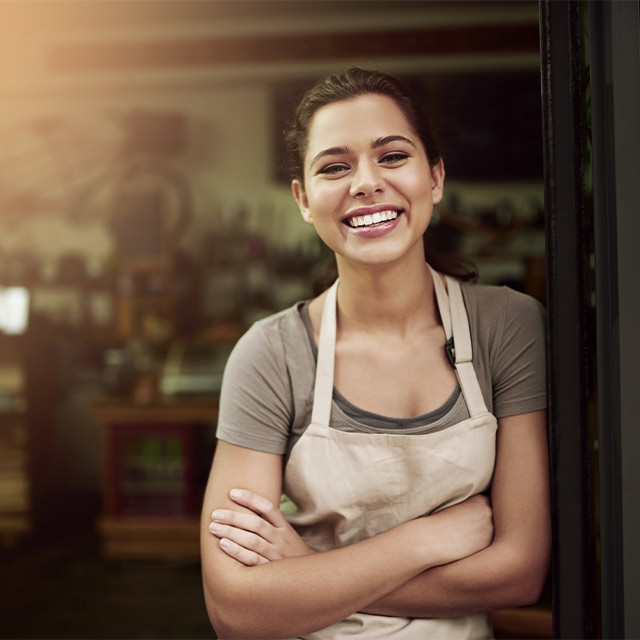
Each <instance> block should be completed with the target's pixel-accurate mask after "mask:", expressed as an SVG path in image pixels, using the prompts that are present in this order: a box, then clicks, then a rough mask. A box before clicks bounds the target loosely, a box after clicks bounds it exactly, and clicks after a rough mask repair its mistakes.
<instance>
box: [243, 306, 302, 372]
mask: <svg viewBox="0 0 640 640" xmlns="http://www.w3.org/2000/svg"><path fill="white" fill-rule="evenodd" d="M304 304H305V303H304V302H299V303H296V304H294V305H293V306H291V307H288V308H287V309H284V310H282V311H278V312H276V313H273V314H271V315H269V316H266V317H265V318H261V319H260V320H256V321H255V322H254V323H253V324H252V325H251V326H250V327H249V329H247V331H246V332H245V333H244V334H243V335H242V336H241V337H240V339H239V340H238V342H237V343H236V345H235V348H234V353H233V354H232V355H233V357H234V359H249V360H253V361H260V360H262V359H264V358H272V359H273V358H275V359H277V360H284V359H286V354H287V352H289V351H291V350H292V349H294V350H296V349H299V348H300V341H301V340H302V339H303V338H304V337H305V327H304V322H303V320H302V316H301V313H300V309H301V307H302V306H303V305H304Z"/></svg>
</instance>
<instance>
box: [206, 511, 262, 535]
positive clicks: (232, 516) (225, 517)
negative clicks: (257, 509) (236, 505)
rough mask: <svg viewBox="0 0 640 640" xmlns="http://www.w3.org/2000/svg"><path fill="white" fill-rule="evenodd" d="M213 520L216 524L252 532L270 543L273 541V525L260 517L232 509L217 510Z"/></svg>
mask: <svg viewBox="0 0 640 640" xmlns="http://www.w3.org/2000/svg"><path fill="white" fill-rule="evenodd" d="M211 519H212V520H213V522H214V523H216V522H217V523H220V524H226V525H231V526H233V527H235V528H237V529H244V530H245V531H250V532H252V533H255V534H257V535H258V536H260V537H261V538H264V539H265V540H268V541H269V542H271V541H272V539H273V525H271V524H270V523H269V522H267V521H266V520H265V519H264V518H262V517H261V516H259V515H254V514H251V513H245V512H240V511H232V510H230V509H216V510H215V511H214V512H213V513H212V514H211Z"/></svg>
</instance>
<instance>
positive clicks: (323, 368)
mask: <svg viewBox="0 0 640 640" xmlns="http://www.w3.org/2000/svg"><path fill="white" fill-rule="evenodd" d="M432 275H433V280H434V285H435V291H436V298H437V301H438V307H439V309H440V316H441V318H442V323H443V326H444V330H445V335H446V337H447V340H449V339H450V338H451V336H452V335H453V340H454V343H455V368H456V373H457V376H458V381H459V383H460V387H461V390H462V394H463V396H464V399H465V402H466V404H467V408H468V410H469V414H470V416H471V417H470V418H469V419H467V420H463V421H462V422H459V423H457V424H455V425H453V426H450V427H446V428H444V429H441V430H435V431H432V432H429V433H426V434H421V435H414V434H413V435H412V434H403V433H397V434H396V433H393V434H389V433H373V434H372V433H349V432H345V431H339V430H337V429H332V428H331V427H330V425H329V421H330V415H331V404H332V397H333V365H334V353H335V340H336V291H337V285H338V282H337V281H336V282H335V283H334V285H333V286H332V287H331V288H330V290H329V293H328V295H327V298H326V301H325V306H324V311H323V316H322V325H321V327H320V337H319V343H318V362H317V366H316V381H315V389H314V397H313V412H312V417H311V424H310V425H309V427H308V428H307V429H306V431H305V432H304V433H303V435H302V436H301V437H300V440H298V442H297V443H296V444H295V445H294V447H293V449H292V451H291V455H290V457H289V461H288V462H287V465H286V468H285V474H284V491H285V493H286V495H287V496H288V497H289V498H291V500H292V501H293V502H294V503H295V505H296V506H297V511H295V512H294V513H293V514H290V515H289V516H288V519H289V521H290V522H291V524H292V525H294V526H295V528H296V530H297V531H298V532H299V533H300V535H301V536H302V538H303V539H304V540H305V541H306V542H307V544H309V545H310V546H311V547H312V548H314V549H316V550H318V551H327V550H329V549H334V548H337V547H343V546H346V545H349V544H352V543H354V542H358V541H360V540H363V539H365V538H369V537H371V536H374V535H376V534H378V533H381V532H382V531H386V530H387V529H390V528H391V527H394V526H396V525H398V524H400V523H402V522H406V521H407V520H410V519H413V518H418V517H420V516H423V515H425V514H430V513H432V512H434V511H437V510H438V509H442V508H444V507H447V506H450V505H453V504H456V503H458V502H461V501H463V500H465V499H466V498H468V497H470V496H472V495H475V494H477V493H480V492H482V491H485V490H486V489H487V488H488V486H489V483H490V482H491V477H492V474H493V467H494V462H495V435H496V427H497V422H496V419H495V417H494V416H493V415H492V414H490V413H489V412H488V411H487V408H486V405H485V403H484V399H483V397H482V393H481V391H480V386H479V384H478V379H477V377H476V374H475V371H474V368H473V364H472V353H471V337H470V333H469V322H468V319H467V313H466V310H465V307H464V302H463V300H462V294H461V291H460V285H459V283H458V281H457V280H454V279H452V278H449V277H447V288H448V291H449V295H447V291H446V290H445V288H444V285H443V284H442V281H441V279H440V277H439V276H438V275H437V274H436V273H435V271H433V270H432ZM491 635H492V633H491V629H490V626H489V624H488V621H487V616H486V615H484V614H479V615H471V616H464V617H459V618H401V617H392V616H376V615H369V614H363V613H355V614H353V615H351V616H349V617H348V618H346V619H345V620H342V621H341V622H338V623H336V624H333V625H331V626H330V627H327V628H326V629H322V630H320V631H317V632H315V633H311V634H309V635H306V636H304V637H305V638H307V639H308V640H311V639H316V638H317V639H332V640H333V639H338V638H348V637H352V636H359V637H361V638H367V639H369V638H393V639H398V640H405V639H406V640H419V639H421V638H444V639H447V640H454V639H458V638H474V639H475V638H488V637H491Z"/></svg>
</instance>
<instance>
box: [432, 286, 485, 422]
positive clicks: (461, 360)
mask: <svg viewBox="0 0 640 640" xmlns="http://www.w3.org/2000/svg"><path fill="white" fill-rule="evenodd" d="M438 279H439V278H438ZM446 280H447V289H448V291H449V307H450V310H451V321H452V329H453V342H454V353H455V363H456V364H455V366H456V373H457V374H458V380H459V382H460V388H461V389H462V395H463V396H464V399H465V402H466V403H467V408H468V409H469V415H470V416H471V417H472V418H473V417H475V416H477V415H480V414H482V413H487V405H486V404H485V401H484V398H483V397H482V390H481V389H480V384H479V383H478V376H477V374H476V371H475V369H474V368H473V349H472V347H471V332H470V331H469V318H468V316H467V310H466V308H465V306H464V300H463V298H462V290H461V288H460V283H459V282H458V280H456V279H455V278H451V277H450V276H446Z"/></svg>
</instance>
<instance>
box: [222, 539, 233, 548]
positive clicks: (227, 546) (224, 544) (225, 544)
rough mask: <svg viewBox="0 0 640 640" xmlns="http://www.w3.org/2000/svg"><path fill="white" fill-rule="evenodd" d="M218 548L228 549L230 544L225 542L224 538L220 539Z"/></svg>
mask: <svg viewBox="0 0 640 640" xmlns="http://www.w3.org/2000/svg"><path fill="white" fill-rule="evenodd" d="M220 546H221V547H224V548H225V549H228V548H229V547H230V546H231V542H230V541H229V540H227V539H226V538H222V539H221V540H220Z"/></svg>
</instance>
